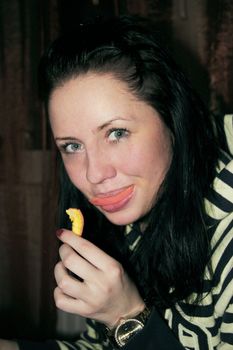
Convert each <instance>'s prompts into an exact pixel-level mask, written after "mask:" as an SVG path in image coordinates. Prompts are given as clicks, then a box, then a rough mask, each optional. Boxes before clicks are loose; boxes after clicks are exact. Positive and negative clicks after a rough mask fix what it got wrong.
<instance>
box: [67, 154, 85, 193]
mask: <svg viewBox="0 0 233 350" xmlns="http://www.w3.org/2000/svg"><path fill="white" fill-rule="evenodd" d="M63 164H64V167H65V169H66V173H67V175H68V177H69V179H70V180H71V182H72V183H73V184H74V186H75V187H77V188H78V189H79V190H80V191H82V190H83V187H84V171H83V170H82V169H83V167H81V166H80V165H78V164H77V162H75V161H66V160H64V159H63Z"/></svg>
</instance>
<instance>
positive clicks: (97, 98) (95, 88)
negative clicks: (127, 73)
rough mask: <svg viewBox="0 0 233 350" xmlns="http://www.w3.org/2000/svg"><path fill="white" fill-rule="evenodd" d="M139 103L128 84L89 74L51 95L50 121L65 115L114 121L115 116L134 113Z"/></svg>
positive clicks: (72, 81)
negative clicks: (111, 119)
mask: <svg viewBox="0 0 233 350" xmlns="http://www.w3.org/2000/svg"><path fill="white" fill-rule="evenodd" d="M139 102H140V101H139V100H138V99H137V97H136V96H135V95H134V94H133V93H132V92H131V91H130V90H129V88H128V86H127V84H126V83H124V82H122V81H120V80H118V79H116V78H115V77H114V76H113V75H111V74H90V73H89V74H86V75H80V76H78V77H75V78H72V79H70V80H67V81H66V82H64V83H63V85H61V86H59V87H57V88H56V89H55V90H54V91H53V93H52V94H51V97H50V100H49V105H48V108H49V115H50V118H51V117H52V118H53V116H58V115H61V114H62V113H65V114H67V115H68V114H70V115H72V114H73V113H75V114H76V115H77V116H80V115H83V114H85V113H88V114H90V113H91V114H92V113H94V114H98V113H100V114H101V115H102V116H103V117H104V116H105V115H106V116H108V117H112V116H111V114H122V113H123V114H124V113H134V109H135V108H136V104H138V103H139ZM130 111H131V112H130Z"/></svg>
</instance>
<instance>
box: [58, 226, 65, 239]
mask: <svg viewBox="0 0 233 350" xmlns="http://www.w3.org/2000/svg"><path fill="white" fill-rule="evenodd" d="M63 231H64V230H63V229H62V228H59V230H57V231H56V235H57V237H58V238H59V237H61V235H62V232H63Z"/></svg>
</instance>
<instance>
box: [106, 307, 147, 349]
mask: <svg viewBox="0 0 233 350" xmlns="http://www.w3.org/2000/svg"><path fill="white" fill-rule="evenodd" d="M150 313H151V310H149V309H148V308H147V307H146V308H145V309H144V310H143V311H142V312H140V313H139V314H138V315H137V316H135V317H131V318H128V319H124V318H122V319H121V321H120V323H119V324H118V325H117V327H115V328H112V329H109V328H107V327H106V331H107V333H106V334H107V337H108V338H109V340H110V341H111V343H112V344H113V345H114V346H115V347H117V348H121V347H123V346H124V345H126V344H127V342H128V341H129V340H130V339H131V338H132V337H133V336H135V335H136V334H137V333H138V332H140V331H141V330H142V329H143V328H144V326H145V323H146V321H147V320H148V318H149V316H150Z"/></svg>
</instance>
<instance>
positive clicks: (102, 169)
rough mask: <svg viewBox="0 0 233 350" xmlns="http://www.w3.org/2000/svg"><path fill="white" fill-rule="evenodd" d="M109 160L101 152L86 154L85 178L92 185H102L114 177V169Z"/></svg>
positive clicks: (104, 153)
mask: <svg viewBox="0 0 233 350" xmlns="http://www.w3.org/2000/svg"><path fill="white" fill-rule="evenodd" d="M112 163H113V162H111V158H110V157H109V155H107V154H106V152H104V151H103V150H97V149H95V150H92V151H91V152H88V156H87V168H86V177H87V180H88V181H89V182H90V183H92V184H98V183H102V182H104V181H105V180H107V179H111V178H113V177H115V176H116V173H117V171H116V169H115V167H114V165H113V164H112Z"/></svg>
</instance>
